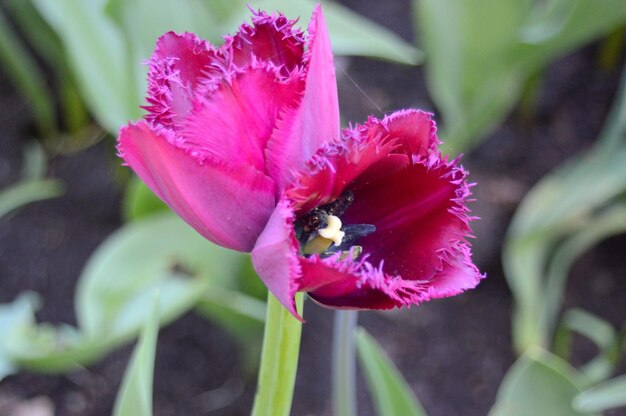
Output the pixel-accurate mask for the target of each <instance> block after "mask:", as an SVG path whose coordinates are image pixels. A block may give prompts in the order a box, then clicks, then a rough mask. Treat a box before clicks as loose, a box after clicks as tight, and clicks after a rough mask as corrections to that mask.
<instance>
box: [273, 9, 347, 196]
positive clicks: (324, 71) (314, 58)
mask: <svg viewBox="0 0 626 416" xmlns="http://www.w3.org/2000/svg"><path fill="white" fill-rule="evenodd" d="M309 34H310V36H311V42H310V45H309V51H308V54H309V63H308V69H307V76H306V86H305V90H304V95H303V96H302V101H301V102H300V105H299V106H297V107H295V108H290V109H288V110H286V111H285V112H284V113H283V114H282V116H281V120H280V122H279V123H278V125H277V127H276V130H275V131H274V134H273V135H272V138H271V139H270V141H269V142H268V143H267V151H266V157H267V164H268V172H269V173H270V175H271V176H272V177H273V178H274V179H275V180H276V182H277V183H278V185H279V188H280V189H283V188H284V187H285V186H286V185H287V184H289V183H291V182H292V181H293V180H294V178H295V175H296V173H297V172H298V171H300V170H301V169H302V168H303V167H304V165H305V163H306V162H307V161H308V160H309V159H310V158H311V157H312V156H313V154H314V153H315V152H316V151H317V150H318V149H319V148H320V147H322V146H323V145H324V144H325V143H328V142H332V141H334V140H337V139H338V137H339V102H338V99H337V80H336V78H335V67H334V65H333V55H332V51H331V48H330V40H329V38H328V31H327V29H326V22H325V20H324V15H323V13H322V10H321V7H320V6H318V7H317V8H316V9H315V11H314V12H313V17H312V18H311V23H310V25H309Z"/></svg>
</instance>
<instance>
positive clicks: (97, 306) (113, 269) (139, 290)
mask: <svg viewBox="0 0 626 416" xmlns="http://www.w3.org/2000/svg"><path fill="white" fill-rule="evenodd" d="M243 256H244V255H243V254H241V253H237V252H234V251H231V250H227V249H224V248H221V247H218V246H216V245H214V244H212V243H210V242H208V241H206V240H205V239H204V238H203V237H201V236H200V235H199V234H198V233H197V232H196V231H195V230H193V229H192V228H191V227H189V226H188V225H187V224H185V223H184V222H183V221H182V220H180V219H179V218H178V217H176V216H175V215H174V214H172V213H169V212H167V213H161V214H158V215H157V214H155V215H152V216H150V217H147V218H146V219H144V220H142V221H135V222H131V223H128V224H126V225H125V226H124V227H122V228H121V229H120V230H118V231H117V232H116V233H115V234H114V235H112V236H111V237H110V238H108V239H107V241H106V242H105V243H104V244H102V245H101V246H100V247H99V248H98V249H97V250H96V252H95V253H94V254H93V256H92V257H91V259H90V260H89V262H88V264H87V265H86V267H85V269H84V271H83V273H82V274H81V276H80V279H79V283H78V288H77V295H76V312H77V319H78V322H79V324H80V327H81V329H82V330H83V331H85V332H86V333H87V334H90V335H92V336H94V337H98V336H99V335H100V334H102V333H109V334H111V333H112V334H118V333H119V334H124V333H128V332H133V331H136V329H137V328H139V327H141V324H142V323H143V322H144V321H145V319H146V317H147V314H148V313H149V311H150V308H149V305H150V293H151V292H152V291H153V290H154V289H159V291H160V293H161V295H160V301H161V316H162V319H163V320H165V321H170V320H171V319H173V318H174V317H176V316H179V315H180V314H182V313H184V312H185V311H187V310H188V309H190V308H191V307H193V306H194V305H195V304H196V303H197V302H198V300H199V299H200V298H201V297H202V295H203V294H204V292H205V291H206V289H207V288H208V287H209V285H210V284H214V285H217V286H221V287H226V288H229V287H232V286H233V282H231V280H232V276H233V275H236V273H237V272H238V270H239V268H240V265H241V261H242V258H243Z"/></svg>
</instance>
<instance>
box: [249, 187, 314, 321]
mask: <svg viewBox="0 0 626 416" xmlns="http://www.w3.org/2000/svg"><path fill="white" fill-rule="evenodd" d="M293 222H294V214H293V210H292V208H291V204H290V202H289V201H288V200H286V199H283V200H281V202H280V203H279V204H278V206H277V207H276V209H275V210H274V213H273V214H272V216H271V217H270V219H269V221H268V223H267V226H266V227H265V229H264V230H263V233H262V234H261V235H260V237H259V239H258V240H257V242H256V244H255V246H254V249H253V250H252V264H253V265H254V270H256V272H257V273H258V274H259V276H260V277H261V279H262V280H263V282H264V283H265V285H266V286H267V287H268V289H269V290H270V291H271V292H272V294H273V295H274V296H275V297H276V299H278V300H279V301H280V303H282V304H283V305H284V306H285V308H287V309H288V310H289V312H291V313H292V314H293V315H294V316H295V317H296V318H298V319H299V320H301V321H302V318H301V316H300V315H299V314H298V311H297V310H296V303H295V300H294V295H295V293H296V292H297V291H298V290H299V283H298V282H299V280H300V276H301V275H302V273H301V270H300V263H299V260H298V242H297V240H296V238H295V236H294V232H293Z"/></svg>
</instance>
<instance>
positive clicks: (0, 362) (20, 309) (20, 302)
mask: <svg viewBox="0 0 626 416" xmlns="http://www.w3.org/2000/svg"><path fill="white" fill-rule="evenodd" d="M39 303H40V300H39V297H38V296H37V295H36V294H34V293H31V292H27V293H23V294H21V295H20V296H19V297H18V298H17V299H15V300H14V301H13V302H11V303H5V304H0V340H2V342H0V380H2V379H3V378H4V377H6V376H8V375H10V374H13V373H14V372H16V371H17V365H16V364H15V362H14V360H13V359H12V357H11V355H10V346H11V343H12V342H14V339H15V338H19V337H21V336H22V333H23V332H24V331H25V330H27V328H29V327H30V326H31V325H32V324H33V323H34V321H35V310H36V309H37V308H38V307H39Z"/></svg>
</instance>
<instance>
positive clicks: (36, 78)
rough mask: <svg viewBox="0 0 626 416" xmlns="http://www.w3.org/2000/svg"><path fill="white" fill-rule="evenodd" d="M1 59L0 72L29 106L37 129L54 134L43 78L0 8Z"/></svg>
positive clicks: (51, 101)
mask: <svg viewBox="0 0 626 416" xmlns="http://www.w3.org/2000/svg"><path fill="white" fill-rule="evenodd" d="M0 62H1V63H2V71H3V72H4V73H5V74H6V75H7V76H9V78H10V80H11V83H12V84H13V85H14V86H15V87H16V88H17V90H18V91H19V92H20V93H21V94H22V95H23V96H24V97H25V98H26V100H27V101H28V102H29V104H30V105H31V106H32V108H33V112H34V115H35V120H36V123H37V127H38V129H39V132H40V133H41V134H43V135H45V136H48V135H52V134H54V133H55V132H56V129H57V128H56V111H55V106H54V97H53V94H52V92H51V91H50V89H49V88H48V85H47V83H46V77H45V76H44V74H43V73H42V71H41V69H40V68H39V66H38V65H37V63H36V62H35V59H34V58H33V56H31V54H30V53H29V52H28V50H27V49H26V47H25V46H24V45H23V44H22V42H21V41H20V40H19V36H18V35H17V34H15V33H14V32H13V31H12V30H11V26H10V25H9V24H8V22H7V20H6V19H5V17H4V14H3V13H2V12H1V11H0Z"/></svg>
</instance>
